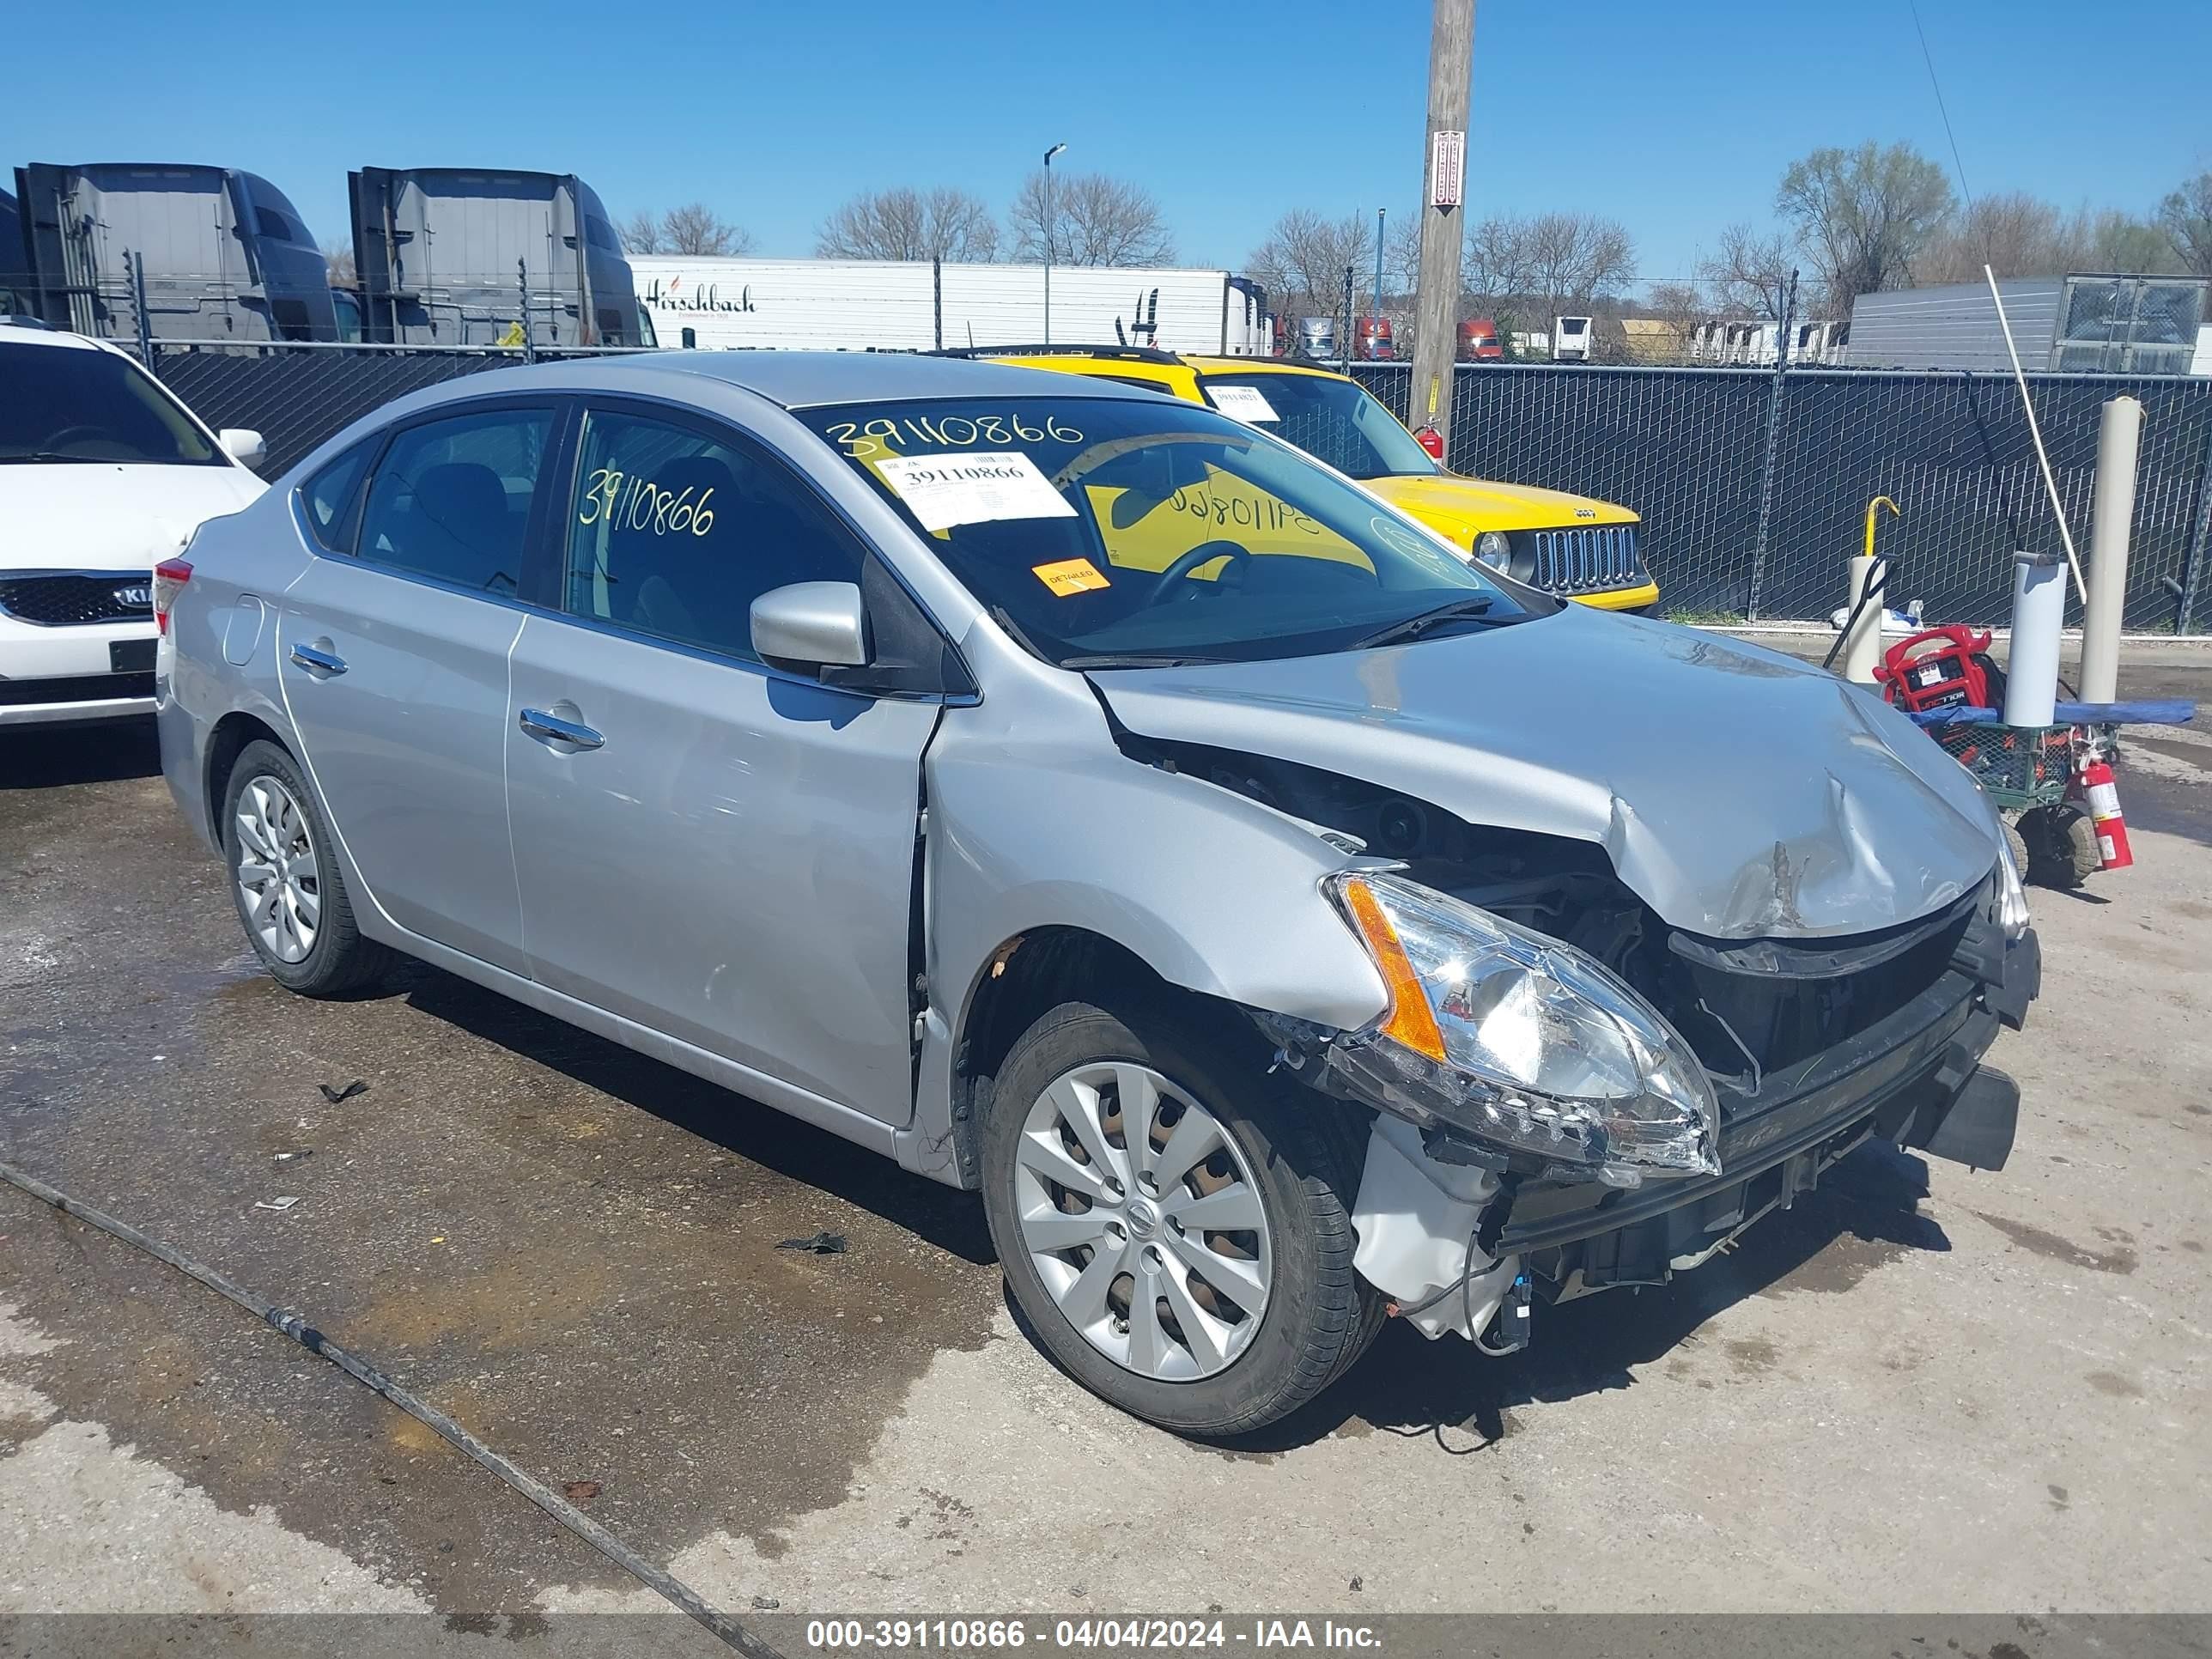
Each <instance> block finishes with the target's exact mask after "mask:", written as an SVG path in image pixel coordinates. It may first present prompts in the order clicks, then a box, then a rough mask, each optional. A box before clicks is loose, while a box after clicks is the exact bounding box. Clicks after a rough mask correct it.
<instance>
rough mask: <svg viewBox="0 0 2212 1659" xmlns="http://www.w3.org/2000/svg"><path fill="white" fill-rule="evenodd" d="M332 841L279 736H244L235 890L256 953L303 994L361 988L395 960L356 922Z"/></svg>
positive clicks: (230, 835) (228, 813) (227, 857)
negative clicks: (280, 745) (278, 743)
mask: <svg viewBox="0 0 2212 1659" xmlns="http://www.w3.org/2000/svg"><path fill="white" fill-rule="evenodd" d="M333 840H334V837H333V836H331V829H330V825H329V824H328V823H325V821H324V819H323V816H322V813H321V811H320V810H319V808H318V807H317V806H316V805H315V798H314V794H313V791H311V790H310V789H309V788H308V787H307V781H306V780H305V779H304V778H302V777H301V775H300V769H299V767H298V766H297V765H296V764H295V763H294V761H293V759H292V757H290V756H289V755H288V754H286V753H285V752H284V751H283V750H282V749H280V748H278V747H277V746H276V744H273V743H269V742H265V741H264V742H256V743H250V744H246V747H245V749H244V750H240V754H239V757H238V761H237V763H236V764H235V765H234V766H233V767H232V768H231V772H230V779H229V781H228V785H227V787H225V789H224V792H223V814H222V845H223V860H224V862H225V864H226V865H227V866H228V867H229V870H230V878H231V897H232V898H233V900H234V902H236V904H237V906H238V918H239V921H240V923H241V924H243V926H244V927H245V928H246V940H247V942H248V943H249V944H251V945H252V946H253V953H254V955H256V956H258V957H260V958H261V962H262V965H263V966H264V967H265V968H267V969H268V970H269V972H270V975H271V976H272V977H274V978H275V979H276V981H277V982H278V983H279V984H281V985H283V986H285V987H288V988H289V989H291V990H295V991H297V992H299V993H300V994H301V995H303V996H313V997H327V996H337V995H339V994H343V993H344V992H347V991H352V990H356V989H358V988H359V987H362V986H363V985H366V984H368V983H370V982H371V981H374V980H375V979H378V978H379V977H380V976H381V975H383V974H385V973H386V971H387V970H388V969H390V968H391V966H392V963H393V962H394V961H395V960H396V959H397V958H396V957H395V956H394V955H393V953H392V951H390V950H389V949H387V948H386V946H384V945H379V944H377V943H376V942H375V941H374V940H372V939H363V938H362V936H361V932H360V929H359V928H358V927H356V926H355V924H354V916H353V905H352V903H351V902H350V901H349V898H348V897H347V895H346V890H345V880H344V878H343V876H342V875H341V874H340V873H339V872H338V867H337V859H336V858H335V857H334V856H333V853H332V842H333Z"/></svg>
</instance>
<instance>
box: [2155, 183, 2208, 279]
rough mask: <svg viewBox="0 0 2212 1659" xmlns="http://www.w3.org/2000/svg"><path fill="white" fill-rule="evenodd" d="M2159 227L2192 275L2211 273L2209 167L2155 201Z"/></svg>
mask: <svg viewBox="0 0 2212 1659" xmlns="http://www.w3.org/2000/svg"><path fill="white" fill-rule="evenodd" d="M2158 228H2160V230H2162V231H2164V232H2165V233H2166V240H2167V241H2169V242H2171V243H2172V245H2173V251H2174V252H2175V253H2176V254H2177V255H2179V257H2180V259H2181V263H2182V265H2183V266H2184V268H2185V269H2186V270H2188V271H2189V273H2190V274H2191V276H2212V170H2208V171H2206V172H2203V173H2198V174H2197V176H2196V177H2195V178H2194V179H2190V180H2189V181H2188V182H2187V183H2185V185H2182V186H2181V188H2180V189H2179V190H2177V191H2172V193H2171V194H2169V195H2168V196H2167V197H2166V199H2165V200H2164V201H2162V202H2160V204H2158Z"/></svg>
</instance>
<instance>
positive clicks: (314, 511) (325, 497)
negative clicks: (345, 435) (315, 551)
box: [300, 440, 376, 553]
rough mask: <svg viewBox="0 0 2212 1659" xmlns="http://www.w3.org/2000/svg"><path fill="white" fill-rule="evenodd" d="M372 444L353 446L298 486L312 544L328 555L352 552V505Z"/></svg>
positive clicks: (358, 495) (359, 486)
mask: <svg viewBox="0 0 2212 1659" xmlns="http://www.w3.org/2000/svg"><path fill="white" fill-rule="evenodd" d="M375 447H376V446H375V443H374V441H373V440H372V441H369V442H368V443H359V444H356V445H355V446H354V447H352V448H351V449H349V450H348V451H346V453H344V454H343V455H341V456H339V457H338V458H337V459H336V460H334V461H332V462H331V464H330V465H327V466H325V467H324V468H323V469H322V471H319V472H318V473H316V474H315V476H314V477H312V478H310V479H308V480H307V483H303V484H301V486H300V505H301V508H302V509H303V510H304V511H305V513H306V515H307V529H308V531H309V532H310V533H312V534H313V537H314V538H315V542H316V544H317V545H318V546H319V547H321V548H322V549H323V550H325V552H329V553H350V552H352V551H353V527H354V503H355V502H356V501H358V500H360V498H361V481H362V477H364V476H365V475H366V474H367V473H368V458H369V455H370V453H371V452H372V451H373V450H374V448H375Z"/></svg>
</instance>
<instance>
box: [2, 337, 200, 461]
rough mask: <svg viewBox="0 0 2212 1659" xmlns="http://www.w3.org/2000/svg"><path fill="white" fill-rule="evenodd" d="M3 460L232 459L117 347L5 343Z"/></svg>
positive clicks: (3, 350)
mask: <svg viewBox="0 0 2212 1659" xmlns="http://www.w3.org/2000/svg"><path fill="white" fill-rule="evenodd" d="M0 389H4V390H0V465H6V464H7V463H9V462H11V461H12V462H55V463H60V462H70V461H83V462H100V461H106V462H108V463H110V464H112V463H114V462H118V461H122V462H126V463H133V464H137V465H157V466H222V465H227V462H226V461H225V459H224V457H223V455H222V452H221V451H220V450H218V449H216V447H215V445H214V444H213V443H211V442H210V441H209V439H208V436H207V435H206V434H205V433H204V432H202V431H201V430H200V429H199V428H198V427H197V425H195V424H194V423H193V422H192V420H191V416H188V415H186V414H185V411H184V410H181V409H179V407H178V406H177V404H176V400H175V399H174V398H171V397H170V396H169V394H168V393H167V392H164V391H162V390H161V387H160V386H156V385H155V383H154V381H153V380H152V379H151V378H150V377H149V376H148V374H146V371H145V370H143V369H142V368H139V367H138V365H137V364H136V363H134V362H131V360H130V359H129V358H127V357H122V356H117V355H116V354H115V353H114V352H112V351H87V350H83V349H79V348H76V347H72V346H61V345H23V344H11V343H0Z"/></svg>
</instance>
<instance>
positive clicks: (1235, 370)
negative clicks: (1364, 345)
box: [1183, 354, 1352, 380]
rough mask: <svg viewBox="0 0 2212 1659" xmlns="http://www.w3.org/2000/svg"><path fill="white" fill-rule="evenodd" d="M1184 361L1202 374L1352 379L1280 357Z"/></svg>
mask: <svg viewBox="0 0 2212 1659" xmlns="http://www.w3.org/2000/svg"><path fill="white" fill-rule="evenodd" d="M1183 361H1184V362H1187V363H1188V364H1189V365H1190V366H1191V367H1192V368H1194V369H1196V370H1197V371H1198V372H1199V373H1200V374H1308V375H1316V376H1318V377H1320V378H1321V379H1322V380H1351V379H1352V377H1351V376H1350V375H1349V374H1343V373H1341V372H1340V371H1339V370H1336V369H1334V368H1322V367H1320V366H1319V365H1318V364H1316V363H1293V362H1285V361H1284V360H1283V359H1282V358H1280V357H1208V356H1198V355H1196V354H1191V355H1189V356H1185V357H1184V358H1183Z"/></svg>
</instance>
